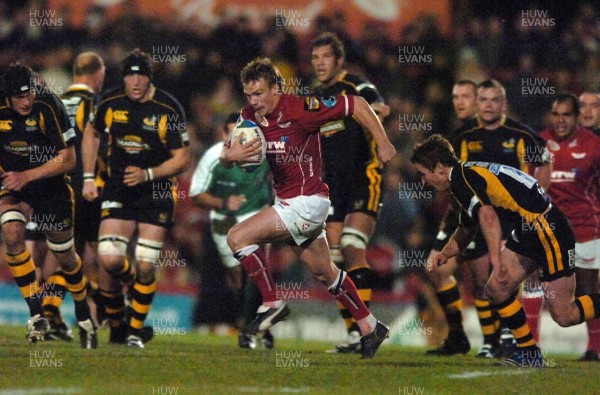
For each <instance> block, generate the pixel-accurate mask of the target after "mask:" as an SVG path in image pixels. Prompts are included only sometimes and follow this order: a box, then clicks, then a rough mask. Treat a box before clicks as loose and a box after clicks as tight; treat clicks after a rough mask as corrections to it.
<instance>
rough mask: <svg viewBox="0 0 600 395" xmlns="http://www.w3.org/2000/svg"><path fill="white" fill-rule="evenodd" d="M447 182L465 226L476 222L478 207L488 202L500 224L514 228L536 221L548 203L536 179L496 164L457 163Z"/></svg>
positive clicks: (509, 167) (547, 197) (548, 199)
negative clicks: (458, 204) (458, 205)
mask: <svg viewBox="0 0 600 395" xmlns="http://www.w3.org/2000/svg"><path fill="white" fill-rule="evenodd" d="M450 182H451V192H452V195H453V196H454V197H455V198H456V200H457V201H458V203H460V205H461V207H462V210H461V223H462V224H465V225H470V224H473V223H477V222H479V220H478V216H477V213H478V211H479V208H481V206H483V205H491V206H493V207H494V210H495V211H496V213H497V214H498V217H499V219H500V223H501V224H502V225H508V224H511V225H513V226H511V227H510V228H514V227H516V226H519V224H521V223H523V222H525V223H528V222H531V221H533V220H535V219H536V218H537V217H538V216H539V215H540V214H542V213H544V211H546V209H548V205H549V203H550V197H549V196H548V195H547V194H546V193H545V192H544V191H543V189H542V188H541V187H540V186H539V184H538V182H537V180H536V179H535V178H533V177H532V176H530V175H529V174H527V173H525V172H522V171H520V170H518V169H516V168H514V167H511V166H506V165H501V164H498V163H488V162H464V163H460V164H458V165H456V166H454V167H453V168H452V172H451V175H450ZM465 214H466V215H467V217H465ZM503 227H504V226H503Z"/></svg>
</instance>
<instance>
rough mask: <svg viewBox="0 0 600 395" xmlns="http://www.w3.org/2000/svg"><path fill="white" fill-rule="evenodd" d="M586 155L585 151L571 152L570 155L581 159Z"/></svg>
mask: <svg viewBox="0 0 600 395" xmlns="http://www.w3.org/2000/svg"><path fill="white" fill-rule="evenodd" d="M586 155H587V152H571V156H572V157H573V158H575V159H583V158H585V157H586Z"/></svg>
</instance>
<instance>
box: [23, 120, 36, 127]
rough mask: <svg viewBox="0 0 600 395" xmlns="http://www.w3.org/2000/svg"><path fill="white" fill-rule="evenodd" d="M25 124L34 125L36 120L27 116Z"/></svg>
mask: <svg viewBox="0 0 600 395" xmlns="http://www.w3.org/2000/svg"><path fill="white" fill-rule="evenodd" d="M25 125H27V126H36V125H37V122H36V120H35V119H31V118H29V119H28V120H26V121H25Z"/></svg>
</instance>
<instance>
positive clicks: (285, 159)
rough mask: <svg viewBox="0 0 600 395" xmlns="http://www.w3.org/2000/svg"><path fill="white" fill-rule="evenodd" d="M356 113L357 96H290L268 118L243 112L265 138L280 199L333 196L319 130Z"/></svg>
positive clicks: (283, 99)
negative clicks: (323, 171) (323, 165)
mask: <svg viewBox="0 0 600 395" xmlns="http://www.w3.org/2000/svg"><path fill="white" fill-rule="evenodd" d="M353 112H354V96H336V97H327V98H316V97H300V96H294V95H287V94H282V95H281V98H280V99H279V103H277V106H276V107H275V109H274V110H273V112H272V113H271V114H269V115H268V116H267V117H261V116H258V117H257V115H256V113H255V111H254V110H253V109H252V107H251V106H250V105H247V106H246V107H244V108H243V109H242V114H241V115H242V118H243V119H248V120H250V121H252V122H254V123H256V124H257V125H258V126H259V127H260V128H261V130H262V131H263V133H264V135H265V140H266V141H267V161H268V162H269V166H270V167H271V172H272V173H273V187H274V188H275V192H276V194H277V196H278V197H279V198H281V199H289V198H292V197H295V196H300V195H315V194H322V195H326V196H327V195H329V188H328V187H327V184H325V183H324V182H323V180H322V179H321V143H320V141H319V128H320V126H321V125H323V124H324V123H326V122H328V121H332V120H336V119H341V118H344V117H347V116H348V115H351V114H353ZM339 154H340V155H345V153H344V152H340V153H339Z"/></svg>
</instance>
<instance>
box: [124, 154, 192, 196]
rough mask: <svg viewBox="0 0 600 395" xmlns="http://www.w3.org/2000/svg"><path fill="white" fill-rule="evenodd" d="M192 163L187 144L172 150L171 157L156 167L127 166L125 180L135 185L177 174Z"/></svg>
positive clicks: (128, 184)
mask: <svg viewBox="0 0 600 395" xmlns="http://www.w3.org/2000/svg"><path fill="white" fill-rule="evenodd" d="M189 164H190V153H189V149H188V147H187V146H185V147H181V148H176V149H172V150H171V158H169V159H168V160H166V161H164V162H163V163H161V164H160V165H159V166H156V167H148V168H146V169H142V168H139V167H136V166H128V167H126V168H125V176H124V177H123V182H124V183H125V185H127V186H130V187H132V186H135V185H139V184H142V183H144V182H147V181H152V180H155V179H160V178H168V177H172V176H176V175H177V174H179V173H181V172H183V171H184V170H185V169H186V168H187V167H188V166H189Z"/></svg>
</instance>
